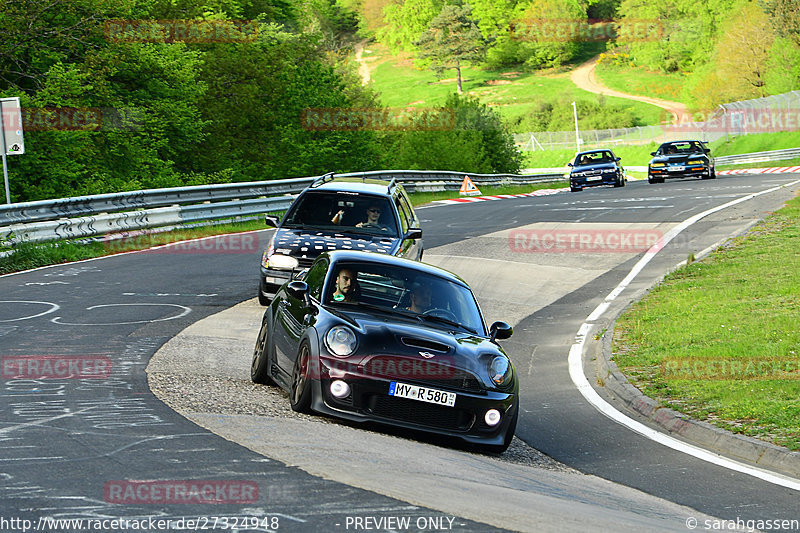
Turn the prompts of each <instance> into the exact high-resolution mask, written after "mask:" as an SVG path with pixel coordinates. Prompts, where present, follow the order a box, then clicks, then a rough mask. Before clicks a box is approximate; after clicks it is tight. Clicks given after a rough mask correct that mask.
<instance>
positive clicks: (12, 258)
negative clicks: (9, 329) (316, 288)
mask: <svg viewBox="0 0 800 533" xmlns="http://www.w3.org/2000/svg"><path fill="white" fill-rule="evenodd" d="M258 229H264V222H263V221H261V220H258V221H247V222H237V223H231V224H218V225H213V226H203V227H196V228H186V229H180V230H175V231H165V232H160V233H148V234H143V235H139V236H135V237H131V238H129V239H120V240H111V239H108V240H106V239H104V240H102V241H88V240H84V241H78V242H76V241H59V242H48V243H27V242H26V243H20V244H18V245H16V246H14V253H12V254H10V255H8V256H4V257H0V274H8V273H10V272H19V271H21V270H30V269H32V268H38V267H43V266H48V265H56V264H60V263H70V262H73V261H82V260H84V259H92V258H94V257H102V256H106V255H113V254H117V253H122V252H130V251H133V250H142V249H145V248H150V247H153V246H159V245H162V244H167V243H173V242H179V241H185V240H189V239H197V238H200V237H207V236H211V235H223V234H227V233H237V232H240V231H252V230H258Z"/></svg>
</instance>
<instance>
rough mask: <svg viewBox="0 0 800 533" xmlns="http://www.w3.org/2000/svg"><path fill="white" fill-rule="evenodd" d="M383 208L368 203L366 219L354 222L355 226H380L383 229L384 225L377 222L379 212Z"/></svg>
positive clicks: (379, 215) (379, 216)
mask: <svg viewBox="0 0 800 533" xmlns="http://www.w3.org/2000/svg"><path fill="white" fill-rule="evenodd" d="M382 212H383V209H382V208H381V206H380V205H378V204H370V206H369V207H368V208H367V213H366V214H367V220H366V221H365V222H359V223H358V224H356V227H357V228H381V229H384V228H385V227H384V226H383V225H382V224H381V223H380V222H378V220H379V219H380V218H381V213H382Z"/></svg>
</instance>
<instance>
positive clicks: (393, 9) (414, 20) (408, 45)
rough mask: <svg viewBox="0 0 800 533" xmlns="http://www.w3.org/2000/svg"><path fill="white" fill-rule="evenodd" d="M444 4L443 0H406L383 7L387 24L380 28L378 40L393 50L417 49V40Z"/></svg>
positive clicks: (406, 50) (407, 50)
mask: <svg viewBox="0 0 800 533" xmlns="http://www.w3.org/2000/svg"><path fill="white" fill-rule="evenodd" d="M442 5H443V3H442V0H405V1H404V2H402V3H396V4H389V5H387V6H386V7H385V8H384V9H383V13H384V21H385V22H386V25H385V26H384V27H383V28H380V29H379V30H378V32H377V35H378V40H379V41H381V42H382V43H384V44H386V45H387V46H389V47H390V48H392V49H393V50H403V51H405V52H413V51H415V50H416V48H415V42H416V41H417V39H419V36H420V35H422V33H423V32H424V31H425V30H426V29H427V28H428V24H430V22H431V20H433V19H434V18H435V17H436V15H437V14H438V13H439V12H440V11H441V9H442Z"/></svg>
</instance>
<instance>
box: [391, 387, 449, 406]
mask: <svg viewBox="0 0 800 533" xmlns="http://www.w3.org/2000/svg"><path fill="white" fill-rule="evenodd" d="M389 396H395V397H397V398H408V399H409V400H417V401H420V402H427V403H435V404H437V405H446V406H448V407H453V405H455V403H456V393H455V392H447V391H443V390H439V389H429V388H428V387H420V386H417V385H409V384H408V383H398V382H397V381H392V382H391V383H390V384H389Z"/></svg>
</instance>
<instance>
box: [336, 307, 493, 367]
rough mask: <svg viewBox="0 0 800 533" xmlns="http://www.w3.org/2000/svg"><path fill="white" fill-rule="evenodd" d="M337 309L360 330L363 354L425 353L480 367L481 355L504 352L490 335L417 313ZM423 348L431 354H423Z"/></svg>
mask: <svg viewBox="0 0 800 533" xmlns="http://www.w3.org/2000/svg"><path fill="white" fill-rule="evenodd" d="M334 312H335V313H336V314H337V315H338V316H340V317H341V318H343V319H344V320H345V321H347V322H348V323H349V324H350V325H351V326H352V327H353V329H355V330H356V331H357V333H358V334H359V337H360V339H361V343H360V345H359V348H358V352H359V353H361V354H363V355H364V356H370V355H377V354H383V355H396V356H401V357H415V358H420V357H423V358H425V359H428V360H430V361H435V362H442V363H447V364H450V365H455V366H458V367H460V368H465V369H468V370H472V371H478V370H480V369H482V368H483V366H484V364H485V363H484V362H479V360H480V359H481V356H482V355H483V356H486V355H487V354H488V355H501V354H504V352H503V351H502V349H501V348H500V347H499V346H498V345H497V344H495V343H493V342H491V341H490V340H489V339H488V338H485V337H480V336H478V335H472V334H470V333H467V332H465V331H462V330H460V329H457V328H449V327H448V326H447V325H445V324H437V323H428V322H423V321H420V320H417V319H415V318H414V317H408V318H406V317H403V316H401V315H394V314H388V313H387V314H382V313H374V312H367V313H365V312H361V311H359V310H358V308H354V309H353V310H352V311H351V310H349V309H348V310H342V309H341V308H337V309H336V310H335V311H334ZM420 352H425V353H426V354H428V355H431V356H432V357H426V356H423V355H421V353H420ZM484 359H485V357H484Z"/></svg>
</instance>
